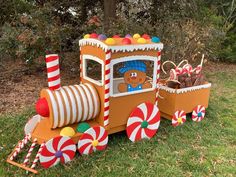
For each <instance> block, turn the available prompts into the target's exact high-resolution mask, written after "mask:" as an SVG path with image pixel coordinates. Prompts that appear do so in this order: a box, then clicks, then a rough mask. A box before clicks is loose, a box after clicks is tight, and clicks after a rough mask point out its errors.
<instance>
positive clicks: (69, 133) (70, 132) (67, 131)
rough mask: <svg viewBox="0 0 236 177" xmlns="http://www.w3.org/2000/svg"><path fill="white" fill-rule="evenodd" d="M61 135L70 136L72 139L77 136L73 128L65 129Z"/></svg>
mask: <svg viewBox="0 0 236 177" xmlns="http://www.w3.org/2000/svg"><path fill="white" fill-rule="evenodd" d="M60 135H61V136H69V137H72V136H74V135H75V131H74V129H73V128H71V127H65V128H63V129H62V130H61V131H60Z"/></svg>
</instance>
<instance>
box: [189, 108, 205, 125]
mask: <svg viewBox="0 0 236 177" xmlns="http://www.w3.org/2000/svg"><path fill="white" fill-rule="evenodd" d="M205 114H206V109H205V107H204V106H201V105H198V106H196V107H195V108H194V109H193V112H192V120H193V121H196V122H200V121H201V120H202V119H203V118H204V117H205Z"/></svg>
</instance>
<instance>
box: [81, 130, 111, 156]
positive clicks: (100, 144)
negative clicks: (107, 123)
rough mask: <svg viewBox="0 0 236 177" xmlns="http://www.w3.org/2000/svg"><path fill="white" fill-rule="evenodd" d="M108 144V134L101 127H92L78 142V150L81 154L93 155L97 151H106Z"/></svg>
mask: <svg viewBox="0 0 236 177" xmlns="http://www.w3.org/2000/svg"><path fill="white" fill-rule="evenodd" d="M107 143H108V133H107V131H106V130H105V129H104V128H103V127H101V126H96V127H91V128H89V129H88V130H86V131H85V132H84V134H83V135H82V136H81V137H80V139H79V142H78V150H79V152H80V154H82V155H83V154H87V155H88V154H91V153H92V152H95V151H96V150H98V151H102V150H104V149H106V147H107Z"/></svg>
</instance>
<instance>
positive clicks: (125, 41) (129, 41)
mask: <svg viewBox="0 0 236 177" xmlns="http://www.w3.org/2000/svg"><path fill="white" fill-rule="evenodd" d="M131 43H132V42H131V40H130V39H129V38H124V39H123V40H122V44H125V45H129V44H131Z"/></svg>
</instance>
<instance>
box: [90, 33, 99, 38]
mask: <svg viewBox="0 0 236 177" xmlns="http://www.w3.org/2000/svg"><path fill="white" fill-rule="evenodd" d="M90 38H94V39H96V38H98V34H97V33H92V34H90Z"/></svg>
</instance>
